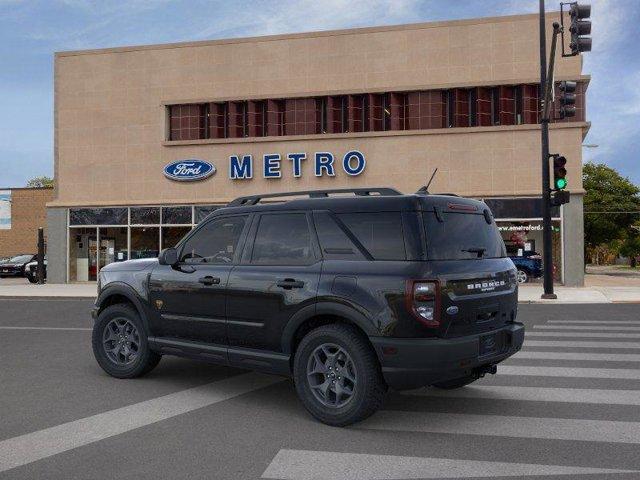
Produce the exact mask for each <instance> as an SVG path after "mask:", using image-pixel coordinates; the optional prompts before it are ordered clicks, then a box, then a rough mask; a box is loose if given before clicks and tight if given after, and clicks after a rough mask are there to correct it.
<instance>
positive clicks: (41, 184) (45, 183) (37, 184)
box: [27, 175, 53, 188]
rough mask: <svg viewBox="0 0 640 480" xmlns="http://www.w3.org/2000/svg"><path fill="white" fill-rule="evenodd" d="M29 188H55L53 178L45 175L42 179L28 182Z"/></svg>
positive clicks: (35, 178)
mask: <svg viewBox="0 0 640 480" xmlns="http://www.w3.org/2000/svg"><path fill="white" fill-rule="evenodd" d="M27 187H29V188H46V187H53V178H51V177H47V176H46V175H43V176H42V177H33V178H32V179H31V180H29V181H28V182H27Z"/></svg>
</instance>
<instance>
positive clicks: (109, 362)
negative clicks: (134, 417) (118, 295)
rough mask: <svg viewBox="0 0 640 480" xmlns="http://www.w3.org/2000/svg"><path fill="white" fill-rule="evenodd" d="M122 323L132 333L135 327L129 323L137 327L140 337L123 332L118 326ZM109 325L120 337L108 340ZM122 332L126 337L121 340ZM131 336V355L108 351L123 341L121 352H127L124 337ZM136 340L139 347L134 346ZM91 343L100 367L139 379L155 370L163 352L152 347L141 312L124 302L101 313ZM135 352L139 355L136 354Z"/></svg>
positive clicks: (121, 375) (115, 334)
mask: <svg viewBox="0 0 640 480" xmlns="http://www.w3.org/2000/svg"><path fill="white" fill-rule="evenodd" d="M122 323H124V324H125V327H126V328H124V330H126V331H129V332H131V329H130V327H127V325H131V326H133V327H135V330H136V332H137V336H127V335H126V332H125V331H123V332H119V331H118V330H117V328H118V326H119V324H122ZM107 328H109V329H111V331H112V332H113V331H114V329H115V331H116V332H117V333H114V334H113V336H114V337H116V339H115V340H110V341H109V343H108V344H107V343H105V341H104V338H105V336H106V335H108V333H107V332H106V329H107ZM121 334H122V337H124V338H121V339H118V337H120V335H121ZM127 338H129V339H130V340H132V341H131V342H130V343H131V346H129V347H127V350H126V351H127V352H129V355H125V353H118V354H114V353H113V352H114V350H111V354H109V353H108V352H107V350H108V347H109V346H113V345H115V342H117V341H120V342H121V343H122V344H123V345H122V348H121V350H120V352H123V351H124V344H125V343H126V342H125V341H124V340H126V339H127ZM135 342H137V348H135V349H134V347H133V345H134V343H135ZM91 344H92V347H93V355H94V357H95V358H96V360H97V362H98V364H99V365H100V367H102V369H103V370H104V371H105V372H107V373H108V374H109V375H111V376H112V377H116V378H135V377H140V376H142V375H145V374H146V373H149V372H150V371H151V370H153V369H154V368H155V367H156V365H158V362H160V359H161V358H162V356H161V355H160V354H158V353H156V352H153V351H152V350H151V349H150V348H149V343H148V341H147V332H146V331H145V329H144V325H143V323H142V321H141V320H140V316H139V315H138V312H137V311H136V310H135V309H134V308H132V307H131V306H129V305H126V304H122V303H120V304H116V305H111V306H109V307H107V308H105V309H104V310H103V311H102V312H100V315H98V319H97V320H96V322H95V324H94V326H93V334H92V339H91ZM134 351H135V354H133V353H132V352H134ZM114 357H116V358H118V359H123V362H122V363H116V361H115V360H114Z"/></svg>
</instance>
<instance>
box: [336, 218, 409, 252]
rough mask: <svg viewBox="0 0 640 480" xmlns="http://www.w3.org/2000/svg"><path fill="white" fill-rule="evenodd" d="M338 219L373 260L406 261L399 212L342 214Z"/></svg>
mask: <svg viewBox="0 0 640 480" xmlns="http://www.w3.org/2000/svg"><path fill="white" fill-rule="evenodd" d="M338 218H339V219H340V221H341V222H342V223H344V224H345V225H346V227H347V228H348V229H349V230H350V231H351V233H353V235H354V236H355V237H356V238H357V239H358V241H359V242H360V243H361V244H362V246H363V247H364V248H366V249H367V251H368V252H369V253H370V254H371V256H372V257H373V258H374V259H375V260H406V259H407V252H406V251H405V248H404V237H403V235H402V215H401V214H400V212H380V213H343V214H340V215H338Z"/></svg>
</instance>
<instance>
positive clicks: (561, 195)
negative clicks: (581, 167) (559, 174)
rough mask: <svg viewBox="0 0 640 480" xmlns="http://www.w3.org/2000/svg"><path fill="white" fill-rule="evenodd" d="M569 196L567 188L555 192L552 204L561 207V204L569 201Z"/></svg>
mask: <svg viewBox="0 0 640 480" xmlns="http://www.w3.org/2000/svg"><path fill="white" fill-rule="evenodd" d="M569 198H570V197H569V192H567V191H566V190H562V191H558V192H553V195H551V206H552V207H559V206H560V205H564V204H565V203H569Z"/></svg>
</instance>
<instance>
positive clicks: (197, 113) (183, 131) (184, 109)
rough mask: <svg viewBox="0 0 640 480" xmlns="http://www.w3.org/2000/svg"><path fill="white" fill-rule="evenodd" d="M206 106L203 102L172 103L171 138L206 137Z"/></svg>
mask: <svg viewBox="0 0 640 480" xmlns="http://www.w3.org/2000/svg"><path fill="white" fill-rule="evenodd" d="M204 110H205V107H204V105H203V104H190V105H189V104H187V105H171V106H170V107H169V115H170V117H169V118H170V121H169V126H170V134H169V138H170V139H171V140H199V139H201V138H205V116H204Z"/></svg>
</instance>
